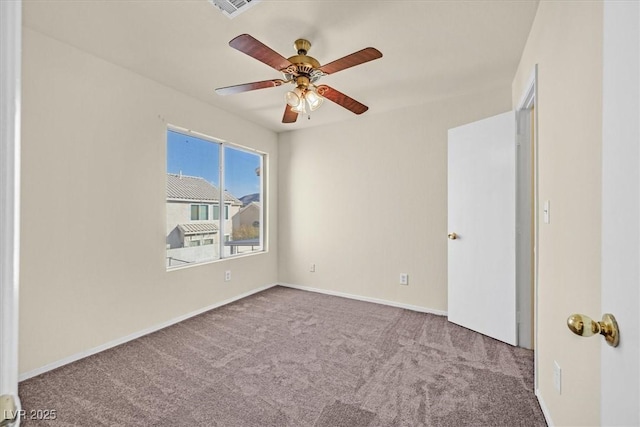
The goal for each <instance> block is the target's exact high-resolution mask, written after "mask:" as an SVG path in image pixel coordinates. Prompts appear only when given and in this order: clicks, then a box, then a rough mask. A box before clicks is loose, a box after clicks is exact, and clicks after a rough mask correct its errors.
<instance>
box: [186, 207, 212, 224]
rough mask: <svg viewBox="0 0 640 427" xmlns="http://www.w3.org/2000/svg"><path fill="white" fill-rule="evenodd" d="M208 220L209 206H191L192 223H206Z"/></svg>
mask: <svg viewBox="0 0 640 427" xmlns="http://www.w3.org/2000/svg"><path fill="white" fill-rule="evenodd" d="M214 207H215V206H214ZM207 219H209V206H208V205H191V221H206V220H207Z"/></svg>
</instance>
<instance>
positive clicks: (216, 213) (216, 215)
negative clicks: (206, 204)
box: [213, 205, 229, 220]
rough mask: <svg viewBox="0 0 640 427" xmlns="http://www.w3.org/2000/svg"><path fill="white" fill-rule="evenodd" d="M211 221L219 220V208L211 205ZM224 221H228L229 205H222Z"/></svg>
mask: <svg viewBox="0 0 640 427" xmlns="http://www.w3.org/2000/svg"><path fill="white" fill-rule="evenodd" d="M213 219H214V220H217V219H220V206H218V205H213ZM224 219H229V205H224Z"/></svg>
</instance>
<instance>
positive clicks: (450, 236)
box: [447, 233, 458, 240]
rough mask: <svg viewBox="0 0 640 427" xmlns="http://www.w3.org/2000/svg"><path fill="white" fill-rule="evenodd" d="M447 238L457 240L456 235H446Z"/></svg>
mask: <svg viewBox="0 0 640 427" xmlns="http://www.w3.org/2000/svg"><path fill="white" fill-rule="evenodd" d="M447 237H448V238H449V240H456V239H457V238H458V235H457V234H456V233H449V234H447Z"/></svg>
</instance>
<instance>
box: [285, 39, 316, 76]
mask: <svg viewBox="0 0 640 427" xmlns="http://www.w3.org/2000/svg"><path fill="white" fill-rule="evenodd" d="M293 47H294V49H296V51H297V52H298V54H297V55H294V56H291V57H289V58H287V59H288V60H289V62H291V63H292V64H293V65H294V66H295V71H294V70H290V69H285V70H282V74H283V75H284V78H285V80H293V81H296V77H299V76H305V77H307V78H308V79H309V82H310V83H315V82H316V81H318V79H320V77H322V76H323V73H322V71H320V70H318V68H320V62H318V60H317V59H315V58H313V57H311V56H308V55H307V52H308V51H309V49H311V42H309V40H305V39H298V40H296V41H295V43H294V44H293ZM292 71H294V72H292ZM296 84H299V83H296Z"/></svg>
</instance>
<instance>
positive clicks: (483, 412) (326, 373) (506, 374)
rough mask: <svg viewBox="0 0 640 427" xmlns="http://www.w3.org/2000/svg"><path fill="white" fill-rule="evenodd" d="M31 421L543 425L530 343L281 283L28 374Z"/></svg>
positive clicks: (24, 387)
mask: <svg viewBox="0 0 640 427" xmlns="http://www.w3.org/2000/svg"><path fill="white" fill-rule="evenodd" d="M20 397H21V399H22V403H23V406H24V409H26V410H27V414H28V413H29V411H30V410H38V409H41V410H46V409H55V410H56V412H57V419H56V420H55V421H34V420H29V419H25V420H24V421H23V422H24V424H23V425H25V426H33V425H38V426H45V425H46V426H54V425H55V426H72V425H79V426H243V427H248V426H279V427H280V426H292V427H303V426H345V427H347V426H348V427H358V426H456V427H458V426H545V425H546V424H545V422H544V417H543V415H542V412H541V410H540V407H539V406H538V403H537V400H536V398H535V396H534V394H533V353H532V352H531V351H529V350H525V349H521V348H515V347H511V346H509V345H507V344H504V343H501V342H498V341H496V340H493V339H491V338H487V337H485V336H483V335H480V334H477V333H474V332H471V331H469V330H467V329H465V328H462V327H459V326H457V325H454V324H451V323H449V322H447V320H446V318H444V317H440V316H434V315H429V314H423V313H416V312H412V311H408V310H404V309H400V308H394V307H387V306H383V305H377V304H371V303H366V302H361V301H354V300H349V299H344V298H339V297H333V296H328V295H322V294H317V293H312V292H305V291H299V290H294V289H288V288H282V287H275V288H271V289H268V290H266V291H264V292H260V293H258V294H255V295H252V296H250V297H248V298H245V299H242V300H240V301H237V302H235V303H233V304H229V305H227V306H224V307H221V308H218V309H215V310H212V311H209V312H207V313H204V314H202V315H200V316H197V317H194V318H192V319H189V320H186V321H184V322H181V323H179V324H176V325H174V326H171V327H169V328H166V329H163V330H161V331H158V332H156V333H153V334H151V335H147V336H145V337H142V338H140V339H137V340H135V341H132V342H129V343H126V344H123V345H121V346H118V347H116V348H113V349H110V350H107V351H104V352H102V353H99V354H97V355H94V356H91V357H88V358H85V359H83V360H80V361H78V362H75V363H72V364H70V365H67V366H63V367H61V368H59V369H56V370H54V371H51V372H48V373H45V374H43V375H40V376H38V377H35V378H32V379H29V380H27V381H24V382H22V383H20Z"/></svg>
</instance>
